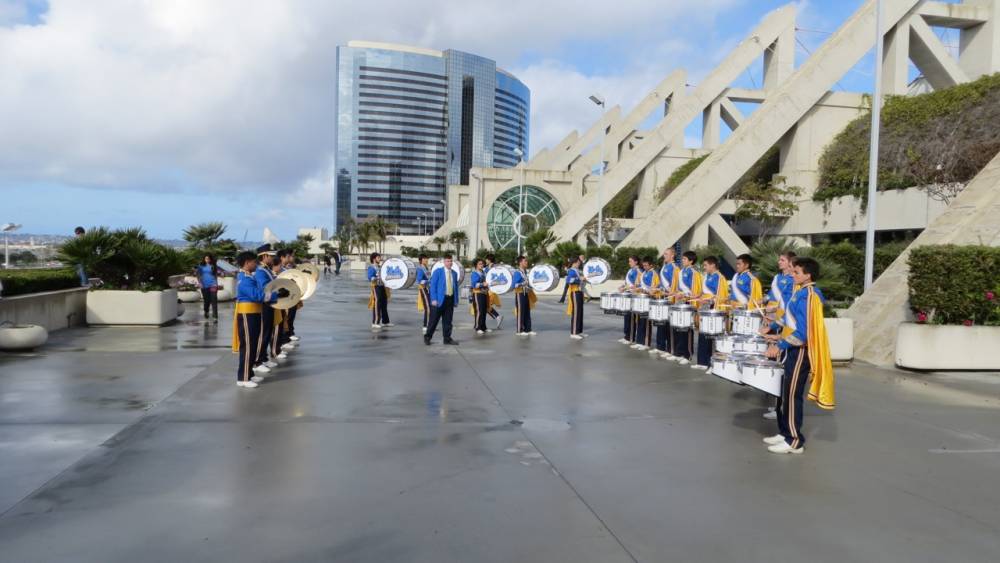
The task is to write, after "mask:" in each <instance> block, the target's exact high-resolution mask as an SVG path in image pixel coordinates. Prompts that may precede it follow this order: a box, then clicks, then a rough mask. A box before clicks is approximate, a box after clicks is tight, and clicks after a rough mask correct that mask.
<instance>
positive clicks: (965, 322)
mask: <svg viewBox="0 0 1000 563" xmlns="http://www.w3.org/2000/svg"><path fill="white" fill-rule="evenodd" d="M962 324H964V325H965V326H972V319H965V320H964V321H962Z"/></svg>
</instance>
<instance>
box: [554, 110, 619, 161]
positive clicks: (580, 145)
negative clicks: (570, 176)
mask: <svg viewBox="0 0 1000 563" xmlns="http://www.w3.org/2000/svg"><path fill="white" fill-rule="evenodd" d="M599 111H600V109H598V108H597V106H594V113H597V112H599ZM621 115H622V108H621V107H619V106H615V107H613V108H611V110H610V111H608V112H606V113H605V114H603V115H601V117H600V119H598V120H597V121H595V122H594V124H593V125H591V126H590V129H587V132H586V133H584V134H583V136H582V137H580V138H578V139H577V140H576V141H574V142H573V144H572V145H570V147H569V148H568V149H566V151H565V152H563V153H562V154H559V155H554V156H553V158H552V161H551V162H550V164H549V168H550V169H552V170H569V169H570V166H572V165H573V162H575V161H576V160H578V159H579V158H580V155H582V154H583V153H584V152H585V151H586V150H587V149H588V148H590V146H591V145H594V144H595V143H600V140H601V136H603V135H606V134H607V133H606V131H607V129H608V128H609V127H611V128H614V127H615V126H616V125H617V124H618V122H619V121H620V120H621Z"/></svg>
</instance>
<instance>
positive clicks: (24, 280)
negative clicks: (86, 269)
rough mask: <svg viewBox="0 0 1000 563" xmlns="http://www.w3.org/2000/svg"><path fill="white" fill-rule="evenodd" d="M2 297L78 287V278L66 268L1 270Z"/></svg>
mask: <svg viewBox="0 0 1000 563" xmlns="http://www.w3.org/2000/svg"><path fill="white" fill-rule="evenodd" d="M0 281H2V282H3V297H12V296H14V295H26V294H28V293H42V292H44V291H58V290H60V289H70V288H73V287H80V278H79V276H77V275H76V272H75V271H73V270H72V269H68V268H60V269H55V270H53V269H48V270H2V271H0Z"/></svg>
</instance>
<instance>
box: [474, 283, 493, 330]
mask: <svg viewBox="0 0 1000 563" xmlns="http://www.w3.org/2000/svg"><path fill="white" fill-rule="evenodd" d="M489 308H490V296H489V295H487V294H486V293H485V292H484V293H473V294H472V312H473V314H474V315H475V318H474V323H473V324H474V326H473V327H472V330H475V331H480V330H481V331H483V332H486V311H487V309H489Z"/></svg>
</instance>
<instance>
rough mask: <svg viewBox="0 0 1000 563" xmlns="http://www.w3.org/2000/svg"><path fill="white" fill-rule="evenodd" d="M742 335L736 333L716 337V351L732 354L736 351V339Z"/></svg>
mask: <svg viewBox="0 0 1000 563" xmlns="http://www.w3.org/2000/svg"><path fill="white" fill-rule="evenodd" d="M740 338H742V337H740V336H735V335H728V336H720V337H719V338H716V339H715V351H716V352H719V353H722V354H732V353H733V352H735V351H736V341H737V340H738V339H740Z"/></svg>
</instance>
